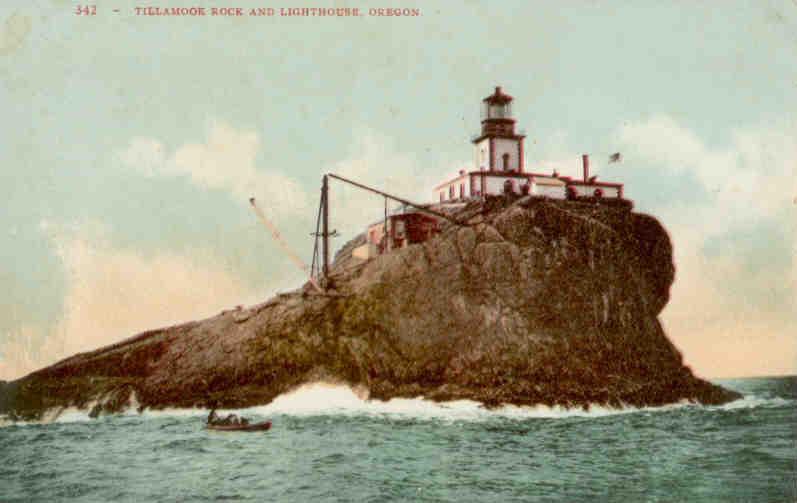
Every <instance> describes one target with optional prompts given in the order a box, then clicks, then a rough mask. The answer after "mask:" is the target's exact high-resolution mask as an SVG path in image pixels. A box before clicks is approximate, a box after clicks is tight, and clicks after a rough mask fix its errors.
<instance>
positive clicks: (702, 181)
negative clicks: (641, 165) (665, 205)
mask: <svg viewBox="0 0 797 503" xmlns="http://www.w3.org/2000/svg"><path fill="white" fill-rule="evenodd" d="M615 140H616V141H617V142H618V143H619V144H620V145H621V146H622V149H623V154H624V156H625V158H626V160H627V161H628V162H630V163H633V162H637V161H643V162H647V163H651V164H654V165H656V166H657V167H659V168H660V169H661V170H664V171H665V173H667V174H669V175H689V176H690V177H693V178H694V180H695V181H696V182H697V183H698V184H699V187H700V188H701V189H702V190H703V191H704V192H705V193H706V194H709V197H708V198H707V199H706V200H705V201H704V204H701V205H699V207H698V208H694V207H689V208H686V211H687V212H690V213H691V212H694V211H695V209H698V210H699V211H700V214H701V216H702V217H703V218H702V220H703V221H706V222H709V223H711V224H714V223H717V222H719V221H722V222H724V223H725V224H744V223H747V222H749V221H750V220H753V219H757V218H761V217H772V216H773V215H775V214H776V213H777V212H779V211H782V210H783V209H784V208H785V207H787V206H789V205H790V204H792V202H793V198H794V197H795V196H797V126H795V125H782V126H770V127H766V128H748V129H743V130H737V131H734V132H733V134H732V138H731V143H730V145H729V146H726V147H724V148H715V149H711V148H709V147H708V146H706V144H705V143H704V142H703V141H701V140H700V138H698V136H697V135H696V134H695V133H693V132H692V131H690V130H688V129H687V128H685V127H684V126H682V125H680V124H678V123H677V122H676V121H675V120H674V119H672V118H671V117H668V116H657V117H653V118H651V119H649V120H646V121H641V122H635V123H630V124H626V125H624V126H622V127H621V128H619V130H618V131H617V133H616V134H615ZM718 219H721V220H718ZM725 228H726V225H719V226H717V225H705V226H704V230H705V231H706V232H721V231H723V230H724V229H725Z"/></svg>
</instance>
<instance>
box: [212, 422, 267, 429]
mask: <svg viewBox="0 0 797 503" xmlns="http://www.w3.org/2000/svg"><path fill="white" fill-rule="evenodd" d="M206 428H207V429H208V430H215V431H268V430H270V429H271V421H265V422H262V423H253V424H213V423H210V424H208V425H207V426H206Z"/></svg>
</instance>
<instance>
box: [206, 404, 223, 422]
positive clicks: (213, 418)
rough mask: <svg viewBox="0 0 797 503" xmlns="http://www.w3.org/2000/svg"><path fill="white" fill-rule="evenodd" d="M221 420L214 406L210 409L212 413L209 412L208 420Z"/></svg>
mask: <svg viewBox="0 0 797 503" xmlns="http://www.w3.org/2000/svg"><path fill="white" fill-rule="evenodd" d="M219 421H220V419H219V416H218V414H216V408H215V407H213V408H212V409H210V414H208V421H207V424H217V423H218V422H219Z"/></svg>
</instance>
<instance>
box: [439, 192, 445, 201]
mask: <svg viewBox="0 0 797 503" xmlns="http://www.w3.org/2000/svg"><path fill="white" fill-rule="evenodd" d="M443 199H444V197H443V191H442V190H441V191H440V202H441V203H442V202H443Z"/></svg>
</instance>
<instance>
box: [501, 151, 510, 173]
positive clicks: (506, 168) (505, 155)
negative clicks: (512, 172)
mask: <svg viewBox="0 0 797 503" xmlns="http://www.w3.org/2000/svg"><path fill="white" fill-rule="evenodd" d="M501 159H503V161H504V171H509V154H504V155H502V156H501Z"/></svg>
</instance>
